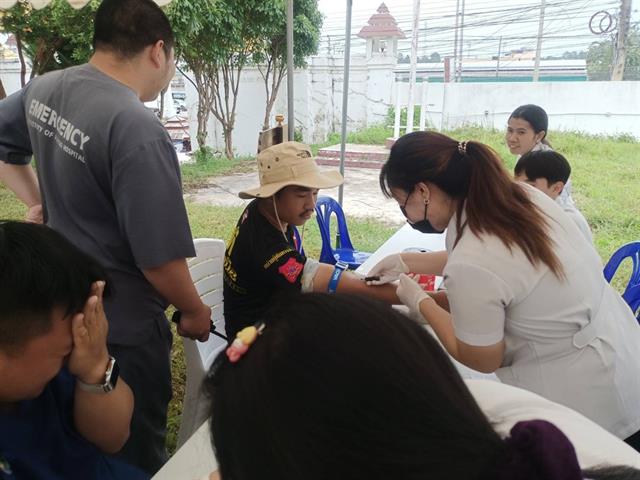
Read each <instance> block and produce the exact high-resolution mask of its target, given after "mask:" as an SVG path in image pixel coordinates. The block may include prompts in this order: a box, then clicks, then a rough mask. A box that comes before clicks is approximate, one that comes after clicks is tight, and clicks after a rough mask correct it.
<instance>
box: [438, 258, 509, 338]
mask: <svg viewBox="0 0 640 480" xmlns="http://www.w3.org/2000/svg"><path fill="white" fill-rule="evenodd" d="M443 284H444V286H445V288H446V289H447V297H448V299H449V305H450V309H451V317H452V321H453V328H454V331H455V335H456V337H457V338H458V339H459V340H461V341H463V342H464V343H466V344H469V345H473V346H476V347H487V346H490V345H495V344H496V343H498V342H500V340H502V339H503V338H504V323H505V308H506V307H507V305H509V303H510V302H511V300H512V299H513V294H512V292H511V289H510V288H509V287H508V285H507V284H506V283H505V282H504V281H503V280H502V279H500V278H498V277H497V276H496V275H495V274H494V273H493V272H490V271H489V270H487V269H485V268H482V267H480V266H477V265H472V264H468V263H455V264H448V265H447V266H446V267H445V268H444V281H443Z"/></svg>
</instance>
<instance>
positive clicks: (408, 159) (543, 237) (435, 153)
mask: <svg viewBox="0 0 640 480" xmlns="http://www.w3.org/2000/svg"><path fill="white" fill-rule="evenodd" d="M462 146H463V145H462V144H460V142H458V141H457V140H454V139H452V138H449V137H447V136H446V135H443V134H441V133H436V132H412V133H409V134H407V135H404V136H402V137H400V138H399V139H398V141H396V143H395V144H394V145H393V147H392V148H391V153H390V154H389V159H388V160H387V162H386V163H385V164H384V165H383V167H382V170H381V171H380V188H381V189H382V192H383V193H384V194H385V195H386V196H387V197H391V196H392V195H391V189H392V188H399V189H401V190H403V191H404V192H406V193H411V191H412V190H413V188H414V187H415V185H416V184H417V183H419V182H431V183H434V184H435V185H437V186H438V187H439V188H440V189H442V190H443V191H444V192H445V193H446V194H448V195H449V196H451V197H452V198H454V199H457V200H459V202H458V210H457V216H456V217H457V222H458V223H457V231H458V238H457V239H456V244H457V242H458V240H459V239H460V237H461V235H462V232H463V229H464V228H466V227H468V228H469V229H470V230H471V232H472V233H473V234H475V235H478V236H479V235H480V234H483V233H485V234H489V235H495V236H496V237H498V238H499V239H500V240H501V241H502V242H503V243H504V245H505V246H506V247H507V248H508V249H510V250H511V249H512V248H513V247H514V246H517V247H519V248H520V249H521V250H522V251H523V253H524V254H525V255H526V257H527V259H528V260H529V262H531V263H532V264H533V265H536V264H537V263H538V262H542V263H544V264H545V265H547V266H548V267H549V268H550V269H551V271H552V272H553V273H554V274H555V275H556V276H557V277H561V276H563V271H562V266H561V264H560V260H559V259H558V257H557V255H556V254H555V253H554V251H553V242H552V240H551V238H550V237H549V235H548V230H549V223H548V222H549V220H548V218H547V217H546V215H545V214H544V213H543V212H542V211H541V210H540V209H539V208H538V207H537V206H536V205H535V204H534V203H533V202H532V201H531V199H530V198H529V195H528V194H527V192H526V191H525V187H523V186H522V185H521V184H520V183H518V182H515V181H514V180H513V179H512V178H511V176H510V175H509V173H508V172H507V170H506V168H505V167H504V165H503V164H502V161H501V160H500V158H499V157H498V154H497V153H496V152H495V151H493V150H492V149H491V148H490V147H488V146H487V145H484V144H482V143H480V142H475V141H468V142H466V143H465V145H464V148H461V147H462ZM463 210H464V211H465V213H466V214H467V222H466V225H462V223H461V216H462V212H463Z"/></svg>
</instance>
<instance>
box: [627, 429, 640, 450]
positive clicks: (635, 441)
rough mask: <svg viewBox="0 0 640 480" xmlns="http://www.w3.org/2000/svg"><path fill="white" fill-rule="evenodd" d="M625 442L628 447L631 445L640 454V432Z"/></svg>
mask: <svg viewBox="0 0 640 480" xmlns="http://www.w3.org/2000/svg"><path fill="white" fill-rule="evenodd" d="M624 441H625V443H626V444H627V445H630V446H631V447H633V448H634V449H635V450H636V451H638V452H640V431H638V432H636V433H634V434H633V435H631V436H630V437H628V438H625V439H624Z"/></svg>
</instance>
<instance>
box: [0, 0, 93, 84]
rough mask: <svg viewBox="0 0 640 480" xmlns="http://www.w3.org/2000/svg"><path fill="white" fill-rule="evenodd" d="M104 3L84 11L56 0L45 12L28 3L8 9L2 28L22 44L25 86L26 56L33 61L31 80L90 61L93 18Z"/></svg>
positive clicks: (0, 23) (21, 0) (23, 1)
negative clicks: (37, 76) (51, 71)
mask: <svg viewBox="0 0 640 480" xmlns="http://www.w3.org/2000/svg"><path fill="white" fill-rule="evenodd" d="M98 5H100V0H92V1H91V2H89V3H88V4H87V5H86V6H85V7H83V8H82V9H80V10H75V9H74V8H72V7H71V6H70V5H69V3H68V2H67V1H66V0H53V1H52V2H51V3H50V4H49V5H48V6H46V7H45V8H43V9H41V10H36V9H34V8H33V7H32V6H31V4H30V3H29V2H28V1H27V0H18V3H17V4H16V5H14V6H13V7H11V8H10V9H9V10H6V11H5V12H3V13H4V15H2V17H0V26H1V27H2V30H3V31H5V32H7V33H13V34H14V35H15V37H16V41H17V43H18V54H19V56H20V60H21V64H22V71H23V73H22V78H21V81H22V85H23V86H24V83H25V71H26V65H25V59H24V56H25V55H26V56H27V57H28V58H29V59H30V60H31V77H32V78H33V77H34V76H35V75H42V74H43V73H46V72H48V71H50V70H57V69H61V68H66V67H69V66H72V65H78V64H81V63H84V62H86V61H87V60H88V59H89V57H90V56H91V53H92V49H91V39H92V35H93V19H94V17H95V12H96V10H97V8H98Z"/></svg>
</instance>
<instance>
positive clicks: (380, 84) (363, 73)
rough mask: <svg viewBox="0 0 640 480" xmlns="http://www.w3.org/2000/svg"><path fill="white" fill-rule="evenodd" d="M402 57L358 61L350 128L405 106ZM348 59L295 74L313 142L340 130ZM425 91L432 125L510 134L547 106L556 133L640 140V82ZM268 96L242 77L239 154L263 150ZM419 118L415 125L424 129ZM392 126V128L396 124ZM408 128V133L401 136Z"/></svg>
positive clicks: (253, 76) (314, 64)
mask: <svg viewBox="0 0 640 480" xmlns="http://www.w3.org/2000/svg"><path fill="white" fill-rule="evenodd" d="M394 68H395V60H394V59H393V58H389V57H372V58H369V59H365V57H364V56H360V57H358V56H355V57H353V59H352V61H351V75H350V81H349V106H348V120H347V121H348V124H347V129H348V130H349V131H353V130H357V129H359V128H363V127H367V126H370V125H373V124H379V123H382V122H384V121H385V119H386V115H387V111H388V109H389V107H390V106H395V103H396V98H395V97H396V93H397V91H399V93H400V97H401V99H400V100H401V103H402V104H403V105H406V101H407V100H406V99H407V96H408V86H409V84H408V83H406V82H401V83H400V85H399V87H400V88H399V89H397V88H396V83H395V76H396V73H395V72H394ZM342 86H343V59H342V58H337V57H336V58H334V57H314V58H312V59H311V60H310V63H309V67H308V68H307V69H305V70H296V72H295V84H294V93H295V112H296V115H295V117H296V118H295V122H296V129H297V130H298V131H300V132H301V133H302V137H303V140H304V141H305V142H308V143H318V142H322V141H325V140H326V138H327V135H328V134H330V133H332V132H338V133H339V132H340V122H341V112H342ZM423 88H426V89H427V92H426V105H427V111H428V114H427V124H428V125H429V126H430V127H432V128H438V129H441V128H455V127H458V126H463V125H470V124H472V125H481V126H484V127H487V128H496V129H503V128H505V125H506V123H507V119H508V117H509V114H510V113H511V111H513V109H514V108H515V107H517V106H518V105H522V104H525V103H535V104H538V105H541V106H542V107H543V108H545V110H546V111H547V113H548V114H549V117H550V126H551V129H553V130H577V131H582V132H586V133H591V134H605V135H617V134H631V135H633V136H635V137H636V138H640V82H539V83H522V82H496V83H448V84H443V83H420V84H418V85H417V86H416V92H415V95H414V98H415V99H416V102H417V103H419V102H420V100H421V99H422V89H423ZM286 95H287V89H286V79H285V80H284V81H283V85H282V87H281V89H280V94H279V97H278V100H277V102H276V106H275V108H274V110H273V112H272V118H273V117H274V116H275V114H276V113H284V114H286V112H287V106H286ZM187 102H188V105H189V107H190V109H191V112H192V115H191V123H192V136H193V137H195V131H196V129H195V126H196V118H195V105H196V102H197V96H196V95H195V90H194V89H193V88H191V87H190V88H188V92H187ZM264 105H265V93H264V87H263V84H262V79H261V77H260V75H259V72H258V71H257V70H256V69H253V68H248V69H246V70H245V71H244V72H243V76H242V81H241V85H240V92H239V100H238V110H237V122H236V130H235V132H234V147H235V150H236V152H237V153H238V154H240V155H247V154H252V153H254V152H255V151H256V145H257V138H258V132H259V131H260V128H261V123H262V118H263V115H264ZM418 118H419V117H418V115H417V114H416V116H415V119H414V123H415V125H416V128H417V125H418ZM390 126H391V125H390ZM209 131H210V132H211V133H210V135H209V139H208V143H209V145H210V146H212V147H214V148H216V149H218V150H223V148H224V147H223V146H224V143H223V141H222V135H221V129H220V127H219V125H217V122H216V121H214V120H213V119H211V121H210V127H209ZM402 131H404V130H401V132H402Z"/></svg>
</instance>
